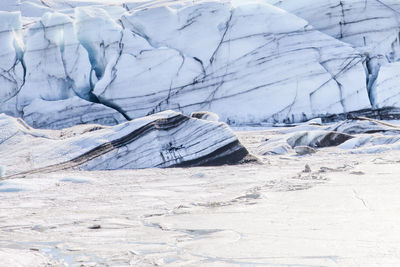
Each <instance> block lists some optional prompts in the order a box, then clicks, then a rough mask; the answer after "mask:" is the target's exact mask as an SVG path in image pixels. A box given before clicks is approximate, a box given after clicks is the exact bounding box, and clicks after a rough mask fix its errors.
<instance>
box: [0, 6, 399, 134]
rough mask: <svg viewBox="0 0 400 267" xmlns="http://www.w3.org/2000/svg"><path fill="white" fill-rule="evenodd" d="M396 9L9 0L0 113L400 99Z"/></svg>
mask: <svg viewBox="0 0 400 267" xmlns="http://www.w3.org/2000/svg"><path fill="white" fill-rule="evenodd" d="M100 2H102V3H100ZM336 2H337V3H336ZM397 9H399V4H398V3H397V2H396V1H394V0H393V1H386V2H385V3H380V2H379V1H373V2H371V1H358V0H352V1H321V0H318V1H317V0H315V1H295V0H293V1H290V0H282V1H273V0H259V1H225V0H223V1H132V0H130V1H94V0H93V1H78V0H74V1H55V0H53V1H50V0H47V1H33V0H25V1H24V0H21V1H17V0H7V1H4V2H2V3H1V4H0V10H4V11H2V12H1V13H0V47H1V54H0V68H1V69H0V70H1V74H0V113H1V112H3V113H6V114H9V115H12V116H16V117H21V118H23V119H24V120H25V121H26V122H27V123H28V124H30V125H31V126H34V127H42V128H62V127H68V126H72V125H75V124H79V123H92V122H95V123H101V124H106V125H114V124H117V123H121V122H123V121H125V120H131V119H135V118H139V117H143V116H146V115H150V114H154V113H157V112H159V111H163V110H167V109H173V110H178V111H180V112H183V113H184V114H190V113H191V112H196V111H202V110H205V111H212V112H214V113H216V114H218V115H219V117H220V119H221V120H222V121H225V122H228V123H230V124H252V123H260V122H273V123H274V122H299V121H304V120H308V119H311V118H314V117H321V116H327V115H331V114H339V113H340V114H341V113H347V112H351V111H356V110H363V109H369V108H382V107H383V108H384V107H391V106H394V107H399V99H400V97H399V95H400V94H399V93H398V92H399V90H398V89H397V88H396V81H397V80H398V79H399V77H398V75H397V74H396V73H397V71H396V70H397V69H399V68H398V66H397V65H396V61H397V60H398V59H399V58H400V56H399V55H398V48H399V45H398V44H399V40H398V37H399V30H398V29H399V26H400V24H399V22H398V21H399V17H398V16H399V13H398V12H397V11H396V10H397ZM381 66H382V67H381Z"/></svg>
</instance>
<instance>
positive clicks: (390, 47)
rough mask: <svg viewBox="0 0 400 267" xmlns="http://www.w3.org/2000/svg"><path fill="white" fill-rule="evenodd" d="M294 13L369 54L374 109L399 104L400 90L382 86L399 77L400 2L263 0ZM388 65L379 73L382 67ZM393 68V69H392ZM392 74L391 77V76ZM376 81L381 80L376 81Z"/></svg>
mask: <svg viewBox="0 0 400 267" xmlns="http://www.w3.org/2000/svg"><path fill="white" fill-rule="evenodd" d="M263 2H268V3H271V4H275V5H276V6H277V7H279V8H282V9H284V10H286V11H288V12H291V13H293V14H295V15H297V16H299V17H301V18H304V19H305V20H307V21H309V22H310V24H311V25H312V26H313V27H315V28H316V29H318V30H320V31H322V32H324V33H327V34H329V35H330V36H332V37H334V38H336V39H338V40H341V41H343V42H346V43H349V44H351V45H352V46H353V47H354V48H356V49H357V50H358V51H359V52H360V53H362V54H364V55H365V56H366V61H365V65H366V71H367V75H368V77H367V85H368V91H369V94H370V98H371V103H372V105H373V107H374V108H382V107H390V106H395V107H400V104H399V102H398V94H399V92H400V90H399V89H398V88H397V89H394V88H392V87H390V88H387V87H385V86H382V80H381V79H382V77H381V78H379V79H380V81H377V80H376V79H377V77H378V76H379V75H381V76H384V79H385V80H387V79H396V76H397V74H398V68H397V67H396V64H388V63H393V62H397V61H399V60H400V27H399V26H400V2H399V1H397V0H385V1H381V0H374V1H364V0H331V1H321V0H307V1H298V0H263ZM383 65H384V66H385V67H384V69H383V70H382V71H383V72H384V73H383V74H380V67H381V66H383ZM391 68H393V69H392V70H389V69H391ZM388 75H391V76H392V77H388ZM376 83H379V85H378V84H376ZM392 97H393V98H395V99H396V100H393V101H392V100H388V98H392Z"/></svg>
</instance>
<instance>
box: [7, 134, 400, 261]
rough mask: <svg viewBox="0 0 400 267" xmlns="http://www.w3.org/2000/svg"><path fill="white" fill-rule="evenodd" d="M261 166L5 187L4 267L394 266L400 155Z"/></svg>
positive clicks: (31, 180)
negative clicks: (157, 266)
mask: <svg viewBox="0 0 400 267" xmlns="http://www.w3.org/2000/svg"><path fill="white" fill-rule="evenodd" d="M237 134H238V135H239V138H240V139H241V141H242V143H243V144H244V145H245V146H246V147H248V148H249V150H251V151H253V152H255V151H256V148H257V147H258V146H259V145H260V143H261V141H262V139H263V138H265V136H266V135H267V132H265V131H242V132H238V133H237ZM268 134H271V132H268ZM260 159H261V162H262V163H260V164H247V165H239V166H226V167H206V168H205V167H201V168H187V169H184V168H174V169H147V170H135V171H108V172H106V171H96V172H93V171H92V172H83V171H73V172H57V173H51V174H42V175H40V174H36V175H32V176H27V177H25V178H24V179H17V180H9V181H3V182H1V184H0V259H1V261H0V265H1V266H16V265H17V264H16V262H19V263H20V264H21V266H58V265H60V266H63V264H64V265H70V266H129V265H135V266H156V265H163V266H399V265H400V228H399V227H398V226H399V223H400V217H399V216H398V214H399V212H400V198H399V195H398V192H399V190H400V179H399V178H400V151H390V152H384V153H379V154H352V153H348V152H347V151H345V150H341V149H339V148H322V149H319V150H318V151H317V153H315V154H312V155H308V156H296V155H294V154H286V155H284V156H279V155H277V156H260ZM306 164H308V166H309V167H310V169H311V171H310V172H304V170H305V169H308V168H306V167H305V165H306ZM55 262H58V263H57V264H58V265H57V264H56V263H55Z"/></svg>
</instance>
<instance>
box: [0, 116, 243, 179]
mask: <svg viewBox="0 0 400 267" xmlns="http://www.w3.org/2000/svg"><path fill="white" fill-rule="evenodd" d="M0 130H1V131H0V158H1V159H2V165H4V166H5V167H6V170H7V173H6V175H11V174H15V173H21V172H22V173H36V172H51V171H57V170H66V169H76V168H78V169H84V170H115V169H142V168H152V167H174V166H201V165H202V166H204V165H223V164H234V163H239V162H240V161H241V160H243V159H244V158H246V157H247V156H248V152H247V150H246V149H245V148H244V147H243V146H242V145H241V144H240V143H239V141H238V139H237V137H236V136H235V134H234V133H233V132H232V131H231V130H230V129H229V127H228V126H227V125H226V124H224V123H221V122H214V121H207V120H202V119H196V118H191V117H187V116H184V115H182V114H181V113H177V112H174V111H164V112H161V113H157V114H154V115H151V116H147V117H144V118H140V119H136V120H133V121H130V122H125V123H122V124H118V125H116V126H114V127H110V126H100V125H82V126H76V127H75V128H66V129H64V130H37V129H33V128H30V127H29V126H27V124H26V123H25V122H24V121H22V120H21V119H15V118H13V117H10V116H7V115H5V114H0Z"/></svg>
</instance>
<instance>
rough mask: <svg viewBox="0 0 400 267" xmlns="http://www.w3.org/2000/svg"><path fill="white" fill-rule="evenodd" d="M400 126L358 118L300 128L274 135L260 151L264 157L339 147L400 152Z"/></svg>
mask: <svg viewBox="0 0 400 267" xmlns="http://www.w3.org/2000/svg"><path fill="white" fill-rule="evenodd" d="M399 134H400V126H398V125H392V124H388V123H385V122H382V121H378V120H373V119H368V118H362V117H360V118H357V119H352V120H345V121H342V122H339V123H336V124H334V125H319V126H317V125H300V126H297V127H294V128H290V129H283V130H279V131H278V132H276V131H275V132H273V133H272V136H271V137H268V138H266V140H265V141H264V142H263V143H262V144H261V145H260V146H259V147H258V148H257V153H258V154H261V155H281V154H288V153H293V149H296V148H297V147H299V146H300V147H310V148H315V149H317V148H324V147H338V148H341V149H344V150H346V151H349V152H350V153H379V152H384V151H389V150H400V136H399Z"/></svg>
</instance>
